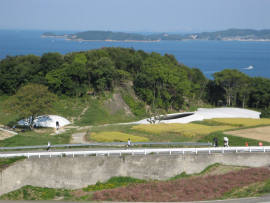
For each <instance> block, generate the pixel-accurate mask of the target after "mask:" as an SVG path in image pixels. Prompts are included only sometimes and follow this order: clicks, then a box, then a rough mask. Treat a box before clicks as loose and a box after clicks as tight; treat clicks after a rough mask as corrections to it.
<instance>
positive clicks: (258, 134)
mask: <svg viewBox="0 0 270 203" xmlns="http://www.w3.org/2000/svg"><path fill="white" fill-rule="evenodd" d="M224 134H228V135H234V136H238V137H245V138H250V139H256V140H259V141H266V142H270V126H266V127H258V128H249V129H243V130H235V131H228V132H224Z"/></svg>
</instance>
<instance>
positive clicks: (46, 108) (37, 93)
mask: <svg viewBox="0 0 270 203" xmlns="http://www.w3.org/2000/svg"><path fill="white" fill-rule="evenodd" d="M56 100H57V96H56V95H55V94H53V93H51V92H49V91H48V87H46V86H44V85H39V84H29V85H25V86H23V87H21V88H20V89H19V90H18V91H17V92H16V94H15V95H13V96H12V97H11V98H10V99H9V100H8V101H7V102H6V103H5V107H6V109H7V110H8V111H10V112H13V113H19V115H20V116H21V117H22V118H24V119H27V121H28V123H29V127H30V129H33V121H34V120H35V119H36V118H37V117H38V116H44V115H48V113H50V112H51V111H52V106H53V104H54V102H56Z"/></svg>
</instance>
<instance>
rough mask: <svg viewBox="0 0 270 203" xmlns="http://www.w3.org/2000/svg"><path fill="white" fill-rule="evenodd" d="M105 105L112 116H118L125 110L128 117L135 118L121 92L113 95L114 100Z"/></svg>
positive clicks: (106, 102)
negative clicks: (118, 112)
mask: <svg viewBox="0 0 270 203" xmlns="http://www.w3.org/2000/svg"><path fill="white" fill-rule="evenodd" d="M104 104H105V106H106V109H107V110H108V111H109V112H110V114H111V115H113V114H116V113H117V111H120V110H124V111H125V113H126V115H131V116H134V115H133V113H132V111H131V109H130V108H129V106H128V105H127V104H126V103H125V101H124V100H123V98H122V95H121V93H120V92H119V93H116V94H113V99H109V100H107V101H105V102H104Z"/></svg>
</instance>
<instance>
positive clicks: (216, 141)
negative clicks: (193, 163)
mask: <svg viewBox="0 0 270 203" xmlns="http://www.w3.org/2000/svg"><path fill="white" fill-rule="evenodd" d="M213 140H214V142H215V144H214V147H218V139H217V138H216V137H215V138H214V139H213Z"/></svg>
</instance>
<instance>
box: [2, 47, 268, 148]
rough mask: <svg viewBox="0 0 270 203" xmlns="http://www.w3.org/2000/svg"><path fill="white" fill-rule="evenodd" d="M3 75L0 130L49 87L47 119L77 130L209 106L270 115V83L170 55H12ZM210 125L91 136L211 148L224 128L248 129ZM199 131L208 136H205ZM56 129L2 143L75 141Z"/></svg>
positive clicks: (110, 51) (121, 51) (111, 51)
mask: <svg viewBox="0 0 270 203" xmlns="http://www.w3.org/2000/svg"><path fill="white" fill-rule="evenodd" d="M0 75H1V78H0V124H2V125H5V126H9V127H12V125H14V124H16V122H17V121H18V120H19V119H21V118H20V116H19V114H17V113H16V112H15V113H14V112H13V113H10V112H6V111H5V110H6V107H9V108H11V107H10V106H9V105H10V104H11V102H9V99H10V98H11V96H12V95H14V94H16V92H18V90H19V89H21V88H22V87H24V86H26V85H29V84H34V85H35V84H40V85H43V86H46V87H47V88H48V89H49V91H50V92H51V93H53V94H55V95H57V96H58V100H57V101H56V102H55V103H54V105H53V108H52V111H51V112H48V113H50V114H55V115H60V116H63V117H65V118H67V119H68V120H70V121H71V123H72V124H73V125H75V126H98V125H104V124H113V123H127V122H131V121H136V120H140V119H142V118H147V117H150V116H152V115H160V114H162V115H165V114H166V113H173V112H179V111H187V110H188V111H193V110H196V108H197V107H203V106H207V107H214V106H225V105H226V106H228V107H241V108H254V109H257V110H263V112H264V113H263V114H262V115H265V117H267V116H268V115H269V113H268V112H269V108H268V107H269V102H270V97H269V92H270V80H269V79H267V78H263V77H249V76H247V75H245V74H244V73H242V72H240V71H239V70H236V69H225V70H223V71H221V72H217V73H214V74H213V77H214V80H209V79H206V78H205V76H204V75H203V73H202V72H201V71H200V70H199V69H198V68H189V67H187V66H185V65H183V64H181V63H179V62H178V61H177V60H176V59H175V57H174V56H173V55H171V54H165V55H161V54H158V53H155V52H152V53H147V52H144V51H142V50H138V51H136V50H134V49H133V48H114V47H109V48H101V49H94V50H89V51H82V52H72V53H68V54H66V55H61V54H60V53H50V52H49V53H44V54H43V55H42V56H41V57H39V56H35V55H27V56H7V57H6V59H3V60H1V61H0ZM193 125H195V124H193ZM203 125H204V126H201V125H199V127H196V128H194V129H192V128H190V129H189V130H187V129H186V130H183V129H184V128H183V129H182V128H181V129H180V128H179V126H177V127H176V126H170V127H167V126H166V127H165V128H164V129H161V127H162V126H163V125H159V126H160V127H158V128H156V127H155V128H154V129H152V127H151V128H148V129H147V128H146V129H143V128H141V126H134V127H132V126H129V127H128V126H125V127H121V126H116V127H108V128H106V127H100V128H98V127H97V128H92V129H91V131H92V132H95V133H97V134H98V135H101V134H99V132H103V131H111V132H115V133H116V134H117V132H119V133H125V134H130V135H134V136H140V137H142V138H147V139H148V140H150V141H169V140H170V141H180V142H185V141H199V140H200V141H202V140H204V141H206V142H208V141H211V140H212V139H213V138H212V136H218V137H222V136H224V134H222V132H221V131H222V130H225V129H227V130H228V129H232V128H234V127H241V125H242V124H241V125H240V124H239V125H238V126H230V125H227V124H224V123H221V124H220V126H218V125H219V123H206V122H204V123H203ZM207 125H208V126H207ZM209 125H210V126H211V125H212V126H213V127H209ZM214 125H216V126H214ZM243 125H244V124H243ZM258 125H261V124H258ZM196 126H198V125H196ZM18 127H19V126H18ZM109 128H110V130H107V129H109ZM131 128H132V129H131ZM136 128H138V129H136ZM139 128H140V129H139ZM101 129H103V130H101ZM198 129H201V130H199V132H198ZM192 130H193V131H192ZM209 130H210V131H209ZM49 131H50V130H44V131H43V132H40V136H39V137H38V136H33V135H34V132H28V131H26V130H25V129H24V128H22V129H21V130H20V135H16V136H14V137H12V138H9V139H6V140H3V141H0V142H1V145H2V146H16V145H17V146H18V145H27V144H28V145H29V144H33V145H38V144H45V143H46V142H47V140H48V139H50V140H51V141H52V140H53V142H54V144H58V143H59V144H60V143H68V142H69V139H70V135H71V134H72V132H71V131H69V132H66V133H63V134H61V135H57V136H55V137H54V138H51V137H50V136H49V137H48V134H52V133H53V132H49ZM217 132H218V133H219V134H218V135H217V134H216V133H217ZM119 133H118V135H119ZM89 139H91V138H89ZM113 139H114V140H115V138H113ZM117 139H118V138H117ZM117 139H116V140H117ZM221 139H222V138H221ZM239 139H242V140H241V142H240V141H239V142H238V141H236V142H235V143H234V144H235V145H237V144H239V143H241V144H240V146H241V145H243V144H244V143H245V141H244V139H243V138H239ZM92 140H93V141H98V139H97V140H95V139H92ZM236 140H237V139H236ZM231 144H233V142H231Z"/></svg>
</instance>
